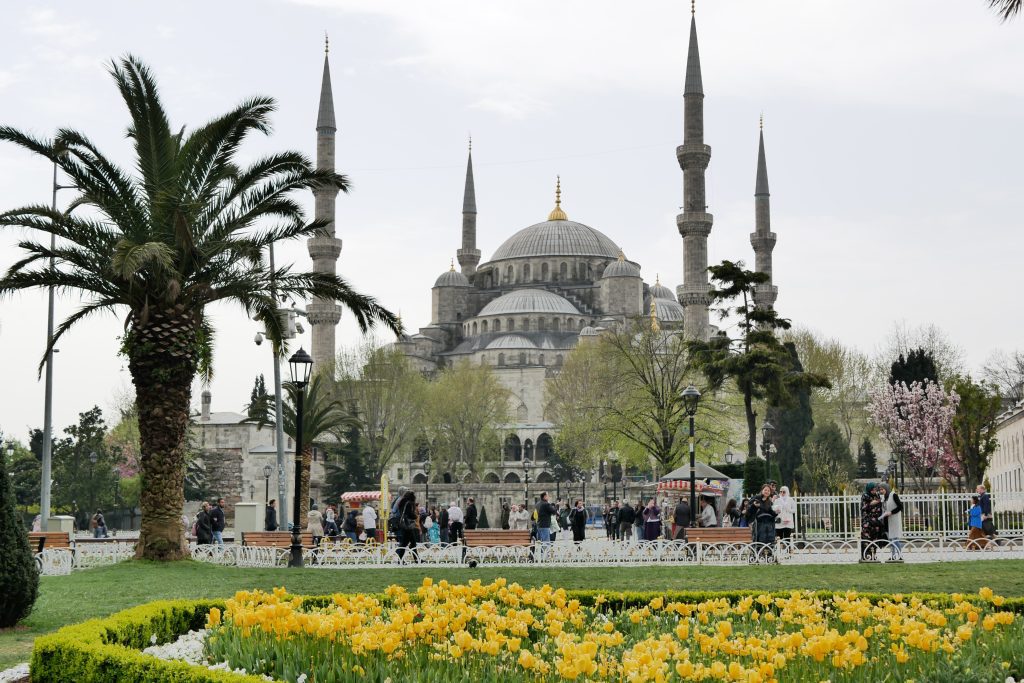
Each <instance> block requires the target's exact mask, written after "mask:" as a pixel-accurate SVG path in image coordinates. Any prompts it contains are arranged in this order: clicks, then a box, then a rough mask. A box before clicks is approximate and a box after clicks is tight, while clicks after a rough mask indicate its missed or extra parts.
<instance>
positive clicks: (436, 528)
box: [423, 507, 441, 545]
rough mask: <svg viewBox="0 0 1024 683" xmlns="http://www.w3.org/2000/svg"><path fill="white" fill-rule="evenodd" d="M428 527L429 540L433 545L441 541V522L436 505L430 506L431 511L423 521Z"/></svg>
mask: <svg viewBox="0 0 1024 683" xmlns="http://www.w3.org/2000/svg"><path fill="white" fill-rule="evenodd" d="M423 523H424V525H426V528H427V541H428V542H429V543H430V544H431V545H436V544H438V543H440V542H441V523H440V520H439V518H438V512H437V508H436V507H432V508H430V513H429V514H428V515H427V518H426V519H425V520H424V521H423Z"/></svg>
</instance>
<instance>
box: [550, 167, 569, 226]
mask: <svg viewBox="0 0 1024 683" xmlns="http://www.w3.org/2000/svg"><path fill="white" fill-rule="evenodd" d="M555 178H556V180H555V208H553V209H551V213H549V214H548V220H549V221H567V220H569V217H568V216H566V215H565V211H562V176H555Z"/></svg>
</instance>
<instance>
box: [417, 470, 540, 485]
mask: <svg viewBox="0 0 1024 683" xmlns="http://www.w3.org/2000/svg"><path fill="white" fill-rule="evenodd" d="M481 481H482V482H483V483H484V484H500V483H502V482H504V483H506V484H519V483H522V481H523V478H522V477H520V476H519V473H517V472H506V473H505V477H504V478H502V477H500V476H499V475H498V474H497V473H496V472H488V473H487V474H485V475H484V476H483V479H482V480H481ZM530 481H531V482H536V483H538V484H550V483H552V482H554V481H555V479H554V477H552V476H551V474H550V473H548V472H541V473H539V474H538V475H537V477H536V479H535V478H534V477H533V476H532V475H531V476H530ZM412 483H414V484H426V483H427V475H425V474H423V473H422V472H420V473H419V474H417V475H416V476H414V477H413V478H412ZM445 483H448V484H450V483H452V482H450V481H449V482H445ZM462 483H464V484H470V483H473V475H472V474H469V473H467V474H466V475H465V476H464V477H463V478H462Z"/></svg>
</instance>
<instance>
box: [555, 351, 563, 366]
mask: <svg viewBox="0 0 1024 683" xmlns="http://www.w3.org/2000/svg"><path fill="white" fill-rule="evenodd" d="M555 367H556V368H560V367H562V354H558V355H557V356H555Z"/></svg>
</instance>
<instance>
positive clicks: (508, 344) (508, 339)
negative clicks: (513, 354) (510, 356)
mask: <svg viewBox="0 0 1024 683" xmlns="http://www.w3.org/2000/svg"><path fill="white" fill-rule="evenodd" d="M487 348H488V349H535V348H537V345H536V344H534V343H533V342H532V341H530V340H529V339H527V338H526V337H524V336H523V335H521V334H503V335H502V336H500V337H498V338H497V339H495V340H494V341H492V342H491V343H490V344H488V345H487Z"/></svg>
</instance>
